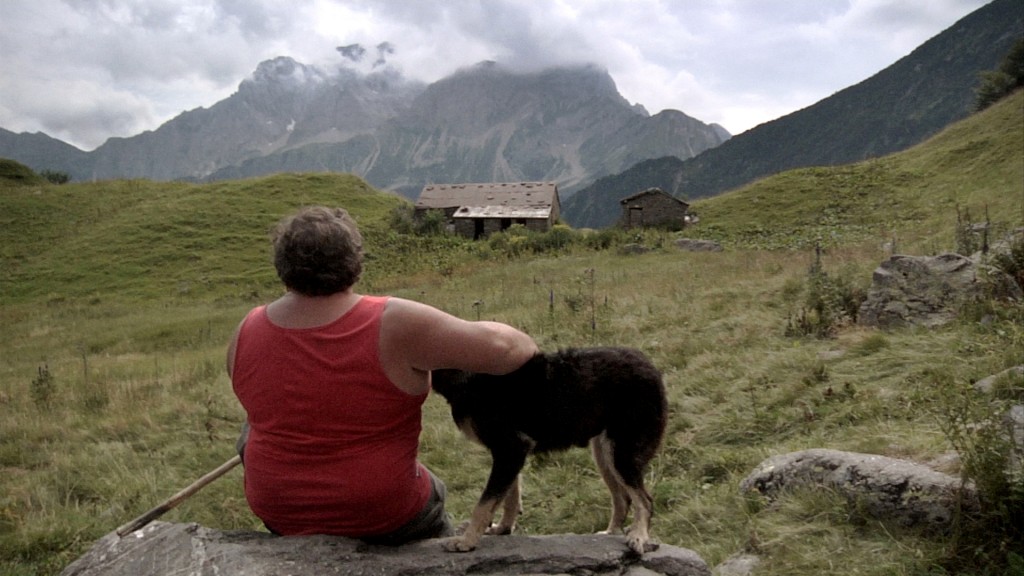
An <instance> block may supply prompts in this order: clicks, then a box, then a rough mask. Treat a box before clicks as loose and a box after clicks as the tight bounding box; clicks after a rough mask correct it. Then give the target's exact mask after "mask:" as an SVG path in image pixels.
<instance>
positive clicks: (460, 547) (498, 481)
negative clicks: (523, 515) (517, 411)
mask: <svg viewBox="0 0 1024 576" xmlns="http://www.w3.org/2000/svg"><path fill="white" fill-rule="evenodd" d="M486 445H487V446H489V447H490V449H491V458H492V459H493V462H492V463H491V474H490V476H489V477H488V478H487V485H486V486H485V487H484V492H483V494H482V495H481V496H480V501H479V502H478V503H477V505H476V508H474V509H473V515H472V516H471V517H470V520H469V525H468V526H466V530H465V532H463V533H462V534H461V535H460V536H454V537H451V538H447V539H445V540H444V541H443V542H442V545H443V546H444V549H445V550H447V551H449V552H469V551H470V550H473V549H474V548H476V545H477V544H478V543H479V542H480V538H481V537H483V535H484V533H485V532H486V531H487V529H488V528H490V526H491V521H492V520H493V519H494V513H495V511H496V510H497V509H498V505H499V504H501V503H502V501H504V500H506V498H507V497H510V496H511V494H510V491H511V489H512V488H513V486H515V490H516V492H517V493H518V491H519V488H518V483H517V479H518V477H519V471H520V470H522V469H523V465H524V464H526V456H527V454H529V453H530V448H531V444H530V442H529V439H528V438H525V437H522V436H517V437H516V438H509V439H505V441H503V442H500V443H498V442H495V441H491V442H490V443H487V444H486ZM518 500H519V497H518V495H516V497H515V498H513V501H516V502H518ZM506 507H507V504H506ZM517 512H518V511H517ZM510 519H511V520H512V521H513V522H514V521H515V515H511V516H510ZM503 523H504V518H503Z"/></svg>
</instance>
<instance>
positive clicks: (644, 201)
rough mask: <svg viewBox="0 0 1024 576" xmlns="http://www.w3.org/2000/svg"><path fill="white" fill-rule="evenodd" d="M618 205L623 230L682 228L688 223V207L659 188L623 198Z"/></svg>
mask: <svg viewBox="0 0 1024 576" xmlns="http://www.w3.org/2000/svg"><path fill="white" fill-rule="evenodd" d="M619 204H621V205H622V217H621V218H620V220H619V225H620V226H621V227H623V228H637V227H643V226H665V227H670V228H682V227H684V226H685V225H686V224H688V223H689V222H690V205H689V204H687V203H686V202H684V201H682V200H680V199H678V198H676V197H675V196H672V195H670V194H669V193H667V192H665V191H664V190H662V189H661V188H648V189H647V190H644V191H643V192H638V193H636V194H633V195H632V196H629V197H627V198H623V199H622V200H620V201H619Z"/></svg>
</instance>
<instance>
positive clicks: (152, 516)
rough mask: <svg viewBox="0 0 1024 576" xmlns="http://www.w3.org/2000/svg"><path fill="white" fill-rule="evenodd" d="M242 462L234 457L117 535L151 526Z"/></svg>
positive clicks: (124, 527) (238, 457) (122, 528)
mask: <svg viewBox="0 0 1024 576" xmlns="http://www.w3.org/2000/svg"><path fill="white" fill-rule="evenodd" d="M241 462H242V457H241V456H237V455H236V456H234V457H233V458H231V459H230V460H228V461H227V462H225V463H223V464H221V465H220V466H218V467H217V468H215V469H214V470H211V471H210V472H207V473H206V475H204V476H203V477H202V478H200V479H199V480H196V481H195V482H193V483H192V484H189V485H188V486H187V487H186V488H185V489H184V490H182V491H181V492H178V493H177V494H175V495H174V496H171V497H170V498H168V499H167V500H166V501H164V502H163V503H161V504H160V505H159V506H157V507H155V508H153V509H152V510H150V511H149V512H146V513H145V514H143V515H142V516H139V517H138V518H136V519H135V520H132V521H131V522H129V523H127V524H125V525H123V526H121V527H120V528H118V529H117V535H118V536H121V537H124V536H125V535H126V534H130V533H132V532H134V531H136V530H138V529H139V528H142V527H143V526H145V525H146V524H149V523H150V522H152V521H153V520H156V519H157V518H159V517H160V516H163V515H164V513H166V512H167V511H169V510H170V509H171V508H174V507H175V506H177V505H178V504H181V503H182V502H184V501H185V500H187V499H188V497H189V496H191V495H193V494H195V493H196V492H199V490H201V489H202V488H203V487H204V486H206V485H207V484H209V483H210V482H213V481H214V480H216V479H217V478H220V477H221V476H223V475H224V474H226V473H227V471H228V470H231V469H232V468H234V467H235V466H238V465H239V464H241Z"/></svg>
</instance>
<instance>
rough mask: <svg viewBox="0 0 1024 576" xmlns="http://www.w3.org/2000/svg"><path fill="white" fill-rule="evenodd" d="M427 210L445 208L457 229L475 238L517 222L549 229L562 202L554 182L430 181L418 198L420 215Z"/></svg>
mask: <svg viewBox="0 0 1024 576" xmlns="http://www.w3.org/2000/svg"><path fill="white" fill-rule="evenodd" d="M426 210H444V213H445V217H447V218H448V222H449V224H450V225H451V226H453V227H454V229H455V232H457V233H458V234H461V235H463V236H466V237H468V238H473V239H474V240H475V239H478V238H485V237H487V236H489V235H490V234H493V233H494V232H499V231H501V230H505V229H506V228H508V227H510V226H512V225H513V224H522V225H523V226H526V227H527V228H528V229H530V230H536V231H538V232H546V231H548V230H550V229H551V227H552V226H553V225H554V224H555V222H557V221H558V218H559V215H560V214H561V204H560V202H559V200H558V186H557V185H556V184H555V183H554V182H517V183H481V184H428V185H426V186H424V187H423V191H422V192H420V197H419V199H418V200H416V214H417V216H419V215H420V214H422V213H423V212H425V211H426Z"/></svg>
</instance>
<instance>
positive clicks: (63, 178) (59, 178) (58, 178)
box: [39, 170, 71, 184]
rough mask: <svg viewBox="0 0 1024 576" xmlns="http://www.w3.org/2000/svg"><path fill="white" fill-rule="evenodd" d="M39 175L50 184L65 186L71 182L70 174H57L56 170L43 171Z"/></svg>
mask: <svg viewBox="0 0 1024 576" xmlns="http://www.w3.org/2000/svg"><path fill="white" fill-rule="evenodd" d="M39 175H40V176H42V177H43V178H45V179H46V180H47V181H48V182H49V183H50V184H67V183H68V182H70V181H71V175H70V174H68V173H67V172H59V171H57V170H43V171H41V172H40V173H39Z"/></svg>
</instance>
